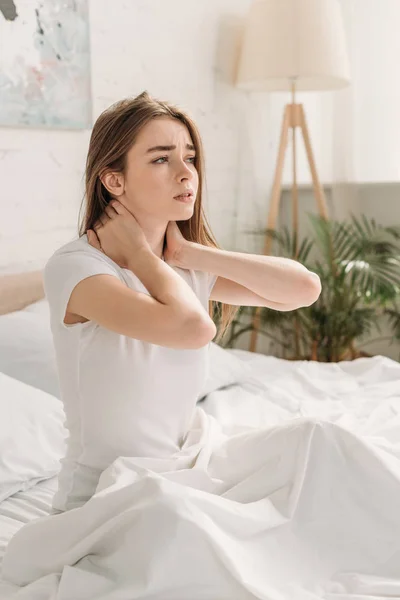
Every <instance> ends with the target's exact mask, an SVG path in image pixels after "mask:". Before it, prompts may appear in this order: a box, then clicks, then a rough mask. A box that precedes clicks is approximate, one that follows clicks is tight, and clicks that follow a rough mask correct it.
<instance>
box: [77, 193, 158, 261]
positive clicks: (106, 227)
mask: <svg viewBox="0 0 400 600" xmlns="http://www.w3.org/2000/svg"><path fill="white" fill-rule="evenodd" d="M87 236H88V242H89V244H90V245H91V246H93V247H94V248H97V249H98V250H100V251H102V252H104V254H107V256H109V257H110V258H111V259H112V260H113V261H114V262H116V263H117V264H118V265H119V266H120V267H122V268H124V269H127V268H129V267H128V265H129V263H132V262H133V261H134V259H135V256H136V255H137V254H139V253H140V252H142V251H143V250H147V251H150V252H151V248H150V245H149V243H148V241H147V238H146V236H145V235H144V232H143V229H142V228H141V227H140V225H139V223H138V222H137V220H136V219H135V217H134V216H133V214H132V213H131V212H129V210H128V209H127V208H125V206H124V205H123V204H121V203H120V202H118V200H111V202H110V203H109V204H108V205H107V206H106V208H105V210H104V213H102V215H100V217H99V219H98V221H96V223H95V224H94V226H93V229H88V230H87Z"/></svg>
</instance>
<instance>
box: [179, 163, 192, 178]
mask: <svg viewBox="0 0 400 600" xmlns="http://www.w3.org/2000/svg"><path fill="white" fill-rule="evenodd" d="M178 176H179V179H192V177H193V171H192V169H191V168H190V167H189V166H188V165H187V164H186V163H184V162H183V163H182V164H181V165H180V169H179V175H178Z"/></svg>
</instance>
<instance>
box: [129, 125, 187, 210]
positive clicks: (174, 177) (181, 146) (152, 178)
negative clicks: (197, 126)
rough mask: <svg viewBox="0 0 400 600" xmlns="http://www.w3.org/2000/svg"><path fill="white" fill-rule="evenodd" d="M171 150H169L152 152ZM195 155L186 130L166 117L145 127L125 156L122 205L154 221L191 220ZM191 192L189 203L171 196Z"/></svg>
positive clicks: (183, 126)
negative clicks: (167, 147) (158, 147)
mask: <svg viewBox="0 0 400 600" xmlns="http://www.w3.org/2000/svg"><path fill="white" fill-rule="evenodd" d="M157 146H171V147H172V148H171V149H162V148H161V149H155V147H157ZM195 156H196V153H195V150H194V145H193V141H192V139H191V136H190V134H189V131H188V129H187V127H186V126H185V125H184V124H183V123H181V122H180V121H178V120H176V119H172V118H168V117H157V118H154V119H152V120H151V121H150V122H149V123H147V124H146V125H145V126H144V127H143V129H142V130H141V132H140V133H139V135H138V137H137V139H136V142H135V144H134V145H133V146H132V148H131V149H130V150H129V152H128V154H127V161H126V170H125V176H124V194H123V196H124V197H123V200H122V202H123V203H124V204H126V206H127V208H128V210H130V212H132V213H133V214H134V215H135V217H138V218H139V219H140V217H143V218H149V217H153V219H156V220H157V221H165V222H168V221H180V220H185V219H190V217H191V216H192V214H193V210H194V203H195V199H196V195H197V188H198V183H199V178H198V173H197V169H196V167H195V166H194V159H195ZM188 189H190V190H192V192H193V195H192V197H191V198H190V202H187V203H184V202H180V201H178V200H176V199H175V198H174V196H177V195H178V194H182V193H183V192H185V190H188Z"/></svg>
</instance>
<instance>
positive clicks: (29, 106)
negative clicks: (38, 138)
mask: <svg viewBox="0 0 400 600" xmlns="http://www.w3.org/2000/svg"><path fill="white" fill-rule="evenodd" d="M0 127H35V128H52V129H89V128H91V127H92V103H91V82H90V40H89V9H88V2H87V0H0Z"/></svg>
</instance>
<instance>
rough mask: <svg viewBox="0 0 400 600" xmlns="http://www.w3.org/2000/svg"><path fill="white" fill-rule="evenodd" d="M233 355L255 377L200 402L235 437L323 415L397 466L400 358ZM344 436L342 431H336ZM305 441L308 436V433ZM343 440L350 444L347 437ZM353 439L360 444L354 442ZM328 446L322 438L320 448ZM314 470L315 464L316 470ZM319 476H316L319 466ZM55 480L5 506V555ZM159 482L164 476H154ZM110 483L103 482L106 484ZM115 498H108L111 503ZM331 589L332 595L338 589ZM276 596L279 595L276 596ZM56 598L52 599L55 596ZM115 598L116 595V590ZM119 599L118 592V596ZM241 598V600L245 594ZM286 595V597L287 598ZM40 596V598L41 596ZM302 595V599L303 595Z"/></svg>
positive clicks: (5, 594)
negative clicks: (324, 359)
mask: <svg viewBox="0 0 400 600" xmlns="http://www.w3.org/2000/svg"><path fill="white" fill-rule="evenodd" d="M231 352H232V353H234V354H236V355H237V356H239V357H240V358H242V359H243V360H246V361H247V362H248V363H249V364H250V365H251V371H252V377H251V378H250V379H249V380H247V381H246V382H244V383H243V384H240V385H232V386H229V387H227V388H225V389H221V390H218V391H216V392H213V393H211V394H210V395H209V396H208V397H207V398H206V400H205V401H203V402H202V403H200V406H201V407H202V408H203V409H204V411H205V412H206V413H209V414H210V415H212V416H214V417H215V418H216V419H217V421H218V422H219V423H220V424H221V426H222V430H223V431H224V432H226V433H229V434H235V433H237V432H239V431H243V429H244V428H248V429H249V430H250V429H259V428H264V427H271V426H274V425H277V424H282V425H283V424H285V423H288V422H290V421H292V420H293V419H296V418H298V417H316V418H321V419H322V420H326V421H330V422H332V423H336V424H338V425H341V426H343V427H344V428H346V429H347V430H350V431H352V432H354V433H355V434H357V435H358V436H360V438H363V439H365V440H366V441H367V442H368V443H372V444H373V445H374V446H375V447H377V449H378V448H380V449H381V450H384V451H385V454H381V455H379V456H380V459H379V460H382V459H383V460H385V461H386V458H387V462H385V464H386V467H389V465H390V464H392V465H393V468H396V464H395V463H394V462H393V463H390V455H391V456H392V457H393V458H394V459H395V460H396V459H398V460H400V363H397V362H395V361H392V360H390V359H388V358H386V357H383V356H376V357H373V358H368V359H358V360H357V361H349V362H342V363H340V364H333V363H325V364H323V363H312V362H307V361H297V362H288V361H283V360H281V359H277V358H275V357H270V356H265V355H260V354H253V353H249V352H246V351H242V350H232V351H231ZM319 433H321V432H319ZM340 433H341V432H336V435H337V434H340ZM344 433H345V432H344ZM324 435H330V432H329V431H327V430H326V431H325V433H324ZM304 439H306V435H305V436H304ZM310 439H311V438H310ZM332 439H336V440H337V441H338V440H339V439H341V438H340V437H339V436H338V437H336V438H332ZM349 440H350V438H349ZM342 441H343V442H344V443H345V444H346V443H347V442H346V436H345V435H344V437H343V440H342ZM351 443H354V440H353V442H351ZM324 447H325V446H324V445H323V444H322V443H321V445H320V448H321V449H323V448H324ZM334 447H335V444H333V445H332V450H334ZM343 447H346V446H343ZM356 447H357V446H356ZM361 449H362V446H361V445H360V446H359V449H358V450H359V451H361ZM270 451H272V449H270ZM386 453H387V455H386ZM360 456H361V455H360ZM366 456H367V457H368V460H372V459H373V454H372V453H371V454H367V455H366ZM377 456H378V455H377ZM332 464H333V463H332ZM125 466H126V465H125ZM125 466H124V465H121V473H120V474H122V475H124V474H125V471H124V468H125ZM386 467H385V469H386ZM315 468H316V469H317V467H315ZM129 472H130V471H129ZM349 472H350V471H349ZM126 473H128V470H127V471H126ZM352 473H353V474H356V473H358V470H357V469H356V468H355V467H354V468H353V471H352ZM384 473H385V476H387V474H388V473H389V470H384ZM113 476H114V474H113V473H112V472H111V471H110V475H109V477H110V478H111V479H112V477H113ZM315 477H316V479H318V475H317V470H316V471H315ZM323 477H324V476H323V474H322V472H321V473H320V474H319V480H320V481H322V479H323ZM167 479H168V478H167ZM171 479H172V478H171ZM121 480H122V479H121ZM56 481H57V478H56V477H54V478H52V479H49V480H47V481H43V482H41V483H39V484H36V485H35V486H34V487H33V488H32V489H30V490H27V491H25V492H21V493H19V494H16V495H14V496H13V497H12V498H9V499H8V500H6V501H4V502H3V503H2V504H1V505H0V559H1V558H2V557H3V555H4V551H5V547H6V544H7V543H8V541H9V540H10V539H11V537H12V536H13V535H14V533H16V532H17V530H18V529H19V528H20V527H22V525H23V524H24V523H26V522H28V521H30V520H33V519H35V518H37V517H40V516H45V515H48V514H50V512H51V500H52V496H53V494H54V493H55V491H56ZM116 481H118V479H117V480H116ZM155 481H161V480H158V479H155ZM108 483H110V482H108ZM108 483H107V481H106V480H105V482H104V485H105V487H107V484H108ZM160 485H161V483H160ZM189 485H190V484H189ZM118 488H119V489H118ZM132 489H133V488H132ZM166 489H169V488H166ZM171 490H172V488H171ZM118 496H121V497H122V492H121V488H120V487H119V485H117V486H116V492H115V498H117V497H118ZM111 498H112V496H111V495H110V496H109V499H110V501H111ZM132 500H133V497H132V498H131V501H132ZM244 506H245V505H244ZM88 508H89V507H88ZM102 510H104V509H102ZM110 510H111V506H110ZM93 514H94V511H93ZM88 515H89V510H88ZM101 516H102V515H101ZM104 516H105V513H104ZM71 517H72V515H71ZM101 521H102V519H101ZM153 551H154V550H153ZM121 556H122V555H121ZM120 558H121V557H120ZM81 564H82V566H83V564H84V562H83V561H82V563H81ZM395 574H396V575H399V581H400V566H399V568H398V571H397V570H395ZM167 579H168V578H167ZM388 581H389V579H388ZM393 581H394V580H393ZM396 582H397V578H396ZM396 582H394V588H393V589H391V590H390V589H386V588H385V585H388V583H387V582H386V580H385V582H383V583H380V582H378V583H376V582H375V583H370V582H367V583H360V585H359V589H358V590H357V591H358V593H359V595H357V592H356V591H355V590H354V592H353V593H354V597H357V598H363V599H364V598H365V599H366V598H368V599H370V598H372V595H370V594H373V589H374V591H375V594H376V595H373V597H374V598H379V599H381V598H389V597H390V598H397V599H400V588H398V586H399V583H398V582H397V583H396ZM43 584H44V586H43V592H44V595H43V598H45V599H46V600H48V599H49V598H50V594H51V592H50V590H53V591H55V589H56V582H55V581H53V580H52V581H50V580H47V581H45V579H44V578H43ZM338 585H339V584H338ZM362 585H364V586H366V588H368V591H366V593H365V595H362V594H360V589H361V587H362ZM374 586H375V588H374ZM17 590H20V593H21V591H22V590H21V588H18V587H17V586H13V585H10V584H5V583H4V582H3V583H1V582H0V600H6V599H7V600H8V599H9V598H12V597H13V596H14V592H16V591H17ZM45 590H46V591H45ZM383 590H385V591H383ZM37 591H38V590H37V589H36V592H37ZM331 591H332V592H333V589H332V590H331ZM46 592H47V593H46ZM278 596H279V594H278V595H277V596H276V597H278ZM328 596H329V598H331V597H332V598H333V597H335V600H336V598H338V600H339V599H340V600H342V599H346V600H348V599H350V596H351V598H353V594H351V593H350V594H349V595H347V594H346V593H343V595H342V594H341V593H340V592H339V590H337V596H336V594H335V593H332V594H331V595H329V594H327V595H326V596H325V594H324V595H323V594H321V595H320V598H322V597H324V598H328ZM19 597H21V598H25V596H20V595H18V598H19ZM41 597H42V596H40V598H41ZM51 597H52V598H53V596H51ZM109 597H110V598H113V599H114V595H110V596H109ZM116 597H117V595H115V598H116ZM135 597H136V596H135ZM138 597H139V596H138ZM146 597H147V596H146ZM161 597H163V596H160V598H161ZM166 597H167V596H166ZM199 597H200V596H199ZM201 597H203V596H201ZM204 597H206V596H204ZM207 597H208V596H207ZM224 597H225V596H224ZM238 597H239V596H238ZM240 597H241V598H242V596H240ZM243 597H245V596H243ZM247 597H250V596H246V598H247ZM251 597H252V598H253V597H254V598H255V597H256V595H254V596H253V595H251ZM257 597H258V596H257ZM259 597H264V596H259ZM274 597H275V596H274ZM283 597H284V598H285V600H286V597H285V596H282V598H283ZM305 597H307V598H309V597H310V598H311V597H313V598H316V596H314V595H312V594H310V596H308V595H305V596H304V598H305ZM26 598H29V596H26ZM36 598H39V596H35V599H36ZM107 598H108V596H107ZM157 598H158V596H157ZM232 600H233V597H232ZM235 600H236V598H235ZM288 600H289V598H288ZM291 600H292V599H291ZM293 600H294V599H293ZM296 600H300V597H299V598H296Z"/></svg>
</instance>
